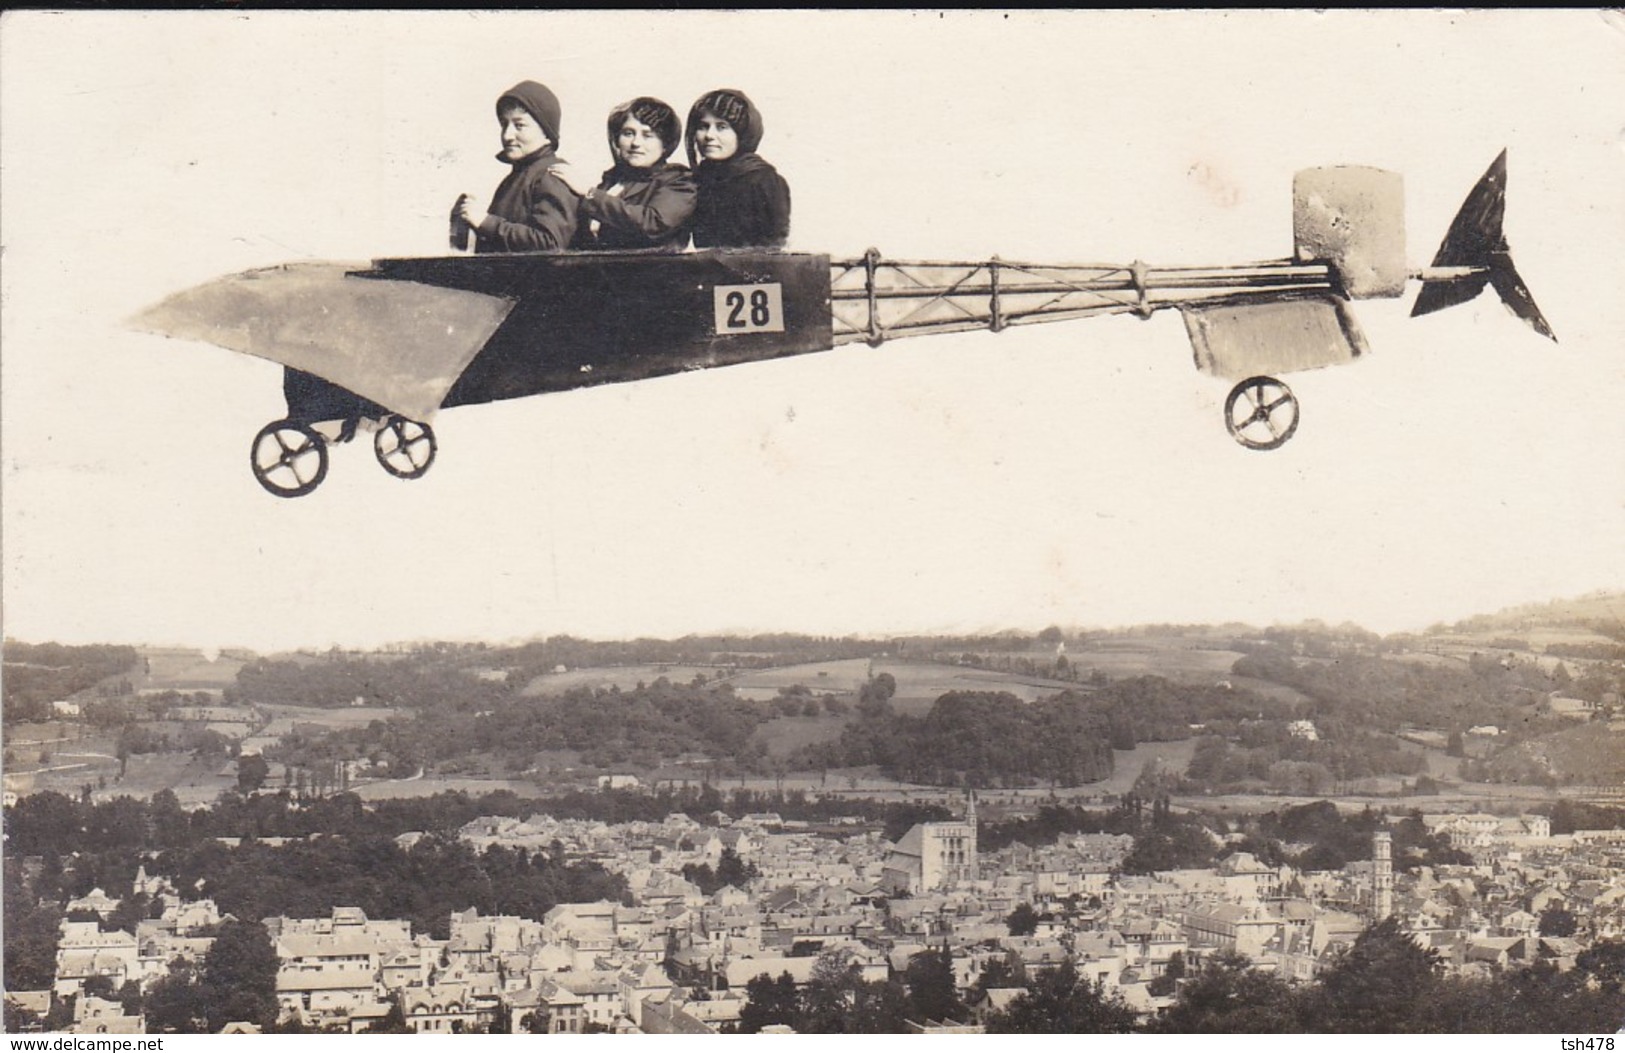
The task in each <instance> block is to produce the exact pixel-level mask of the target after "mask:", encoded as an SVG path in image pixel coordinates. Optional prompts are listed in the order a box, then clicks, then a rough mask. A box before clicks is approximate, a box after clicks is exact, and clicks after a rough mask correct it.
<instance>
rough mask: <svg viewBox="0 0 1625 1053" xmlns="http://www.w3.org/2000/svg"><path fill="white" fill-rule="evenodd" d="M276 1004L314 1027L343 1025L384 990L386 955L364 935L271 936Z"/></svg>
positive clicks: (385, 950) (381, 948) (284, 1011)
mask: <svg viewBox="0 0 1625 1053" xmlns="http://www.w3.org/2000/svg"><path fill="white" fill-rule="evenodd" d="M273 942H274V944H275V946H276V953H277V961H278V967H277V974H276V994H277V1002H278V1003H279V1004H280V1005H281V1007H282V1011H283V1013H284V1014H286V1015H290V1016H293V1017H295V1018H297V1019H299V1020H303V1021H305V1022H307V1023H311V1024H316V1025H326V1024H333V1023H345V1022H347V1021H348V1020H349V1017H350V1014H351V1013H352V1012H353V1011H354V1010H357V1009H360V1008H361V1007H363V1006H367V1005H370V1004H372V1003H373V1002H376V1001H377V1000H378V998H379V997H380V996H381V995H382V993H383V987H382V985H381V983H380V982H379V981H380V974H381V969H382V967H383V960H384V958H385V956H386V955H387V954H388V953H389V952H388V950H387V949H386V948H384V947H381V946H380V945H379V943H378V941H377V940H374V939H371V938H369V937H367V936H365V935H350V934H346V935H342V936H338V935H305V934H293V935H285V936H278V937H276V938H275V939H274V941H273Z"/></svg>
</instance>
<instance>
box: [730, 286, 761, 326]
mask: <svg viewBox="0 0 1625 1053" xmlns="http://www.w3.org/2000/svg"><path fill="white" fill-rule="evenodd" d="M724 302H725V303H727V305H728V328H730V329H744V328H747V327H749V328H752V329H761V328H762V327H763V326H766V325H767V324H768V323H769V322H771V321H772V320H773V307H772V304H771V302H770V301H769V300H768V298H767V290H766V289H752V290H751V291H750V314H749V321H747V320H746V314H745V303H746V300H745V293H744V291H743V290H740V289H735V290H733V291H732V292H730V293H728V295H727V297H726V298H725V301H724Z"/></svg>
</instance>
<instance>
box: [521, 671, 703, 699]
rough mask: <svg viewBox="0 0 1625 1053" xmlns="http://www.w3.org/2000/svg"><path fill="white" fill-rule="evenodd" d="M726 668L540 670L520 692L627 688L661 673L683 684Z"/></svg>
mask: <svg viewBox="0 0 1625 1053" xmlns="http://www.w3.org/2000/svg"><path fill="white" fill-rule="evenodd" d="M726 671H727V670H725V669H722V668H719V667H717V666H709V665H617V666H593V667H589V668H584V669H571V670H567V671H566V672H563V673H544V674H542V675H541V676H538V677H536V678H535V679H533V680H532V681H531V682H530V683H528V684H526V685H525V689H524V691H523V692H521V693H522V694H526V695H562V694H564V693H565V692H566V691H573V690H574V689H576V688H578V687H591V688H597V689H598V690H601V691H608V690H609V689H610V688H612V687H618V688H620V689H621V690H622V691H630V690H632V689H633V688H635V687H637V686H638V684H640V683H643V684H652V683H654V682H655V681H656V680H658V679H660V678H661V677H665V678H666V679H667V680H669V681H671V682H672V683H674V684H686V683H689V682H690V681H692V680H693V679H694V676H695V674H704V676H705V678H706V679H707V680H713V679H715V678H716V677H718V676H720V675H722V674H723V673H725V672H726Z"/></svg>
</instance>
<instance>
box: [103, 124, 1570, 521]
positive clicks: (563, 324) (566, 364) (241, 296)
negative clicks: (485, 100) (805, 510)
mask: <svg viewBox="0 0 1625 1053" xmlns="http://www.w3.org/2000/svg"><path fill="white" fill-rule="evenodd" d="M1292 198H1293V202H1292V203H1293V233H1294V242H1295V246H1294V253H1293V255H1292V256H1291V257H1289V258H1287V259H1281V260H1267V261H1263V262H1258V263H1248V264H1241V265H1234V266H1220V267H1154V266H1148V265H1147V264H1144V263H1139V262H1136V263H1132V264H1128V265H1097V264H1088V265H1071V264H1068V265H1054V264H1032V263H1017V262H1013V261H1009V260H1002V259H997V258H995V259H991V260H985V261H973V262H945V261H929V260H928V261H912V262H909V261H900V260H889V259H885V258H883V257H882V256H881V255H880V253H879V252H877V251H876V250H874V249H871V250H869V251H868V252H867V253H865V254H864V255H863V256H862V257H861V258H858V259H844V260H843V259H835V260H832V259H831V258H830V257H828V256H825V255H816V254H808V253H786V252H766V251H704V252H693V253H683V254H660V253H637V252H587V253H563V254H544V253H516V254H511V255H482V256H443V257H422V258H398V259H378V260H374V261H373V262H372V263H371V264H370V265H366V264H362V265H357V264H346V263H333V262H305V263H288V264H283V265H281V266H276V267H268V268H264V269H260V270H253V271H247V272H245V273H242V274H234V275H230V276H227V277H223V278H219V279H216V280H214V281H212V282H208V283H206V284H204V285H200V286H197V287H195V288H192V289H188V290H186V291H184V292H181V293H178V294H176V295H174V296H171V297H169V298H168V299H166V300H164V301H163V302H162V303H159V304H157V305H156V306H154V307H152V308H150V309H148V310H146V311H145V312H143V313H142V314H140V315H138V316H137V317H136V318H134V319H132V320H131V323H130V324H131V326H132V327H133V328H137V329H140V330H142V331H145V332H152V333H157V334H160V335H164V336H171V337H177V338H180V339H186V340H197V341H203V342H206V343H212V344H217V345H219V346H221V347H225V348H229V349H231V350H234V351H241V352H244V353H247V354H251V355H256V356H259V357H261V358H266V359H269V360H271V361H273V362H276V363H278V364H280V365H282V366H284V367H285V372H284V383H283V388H284V393H285V395H286V397H287V402H288V415H287V417H286V418H284V419H282V420H277V421H273V422H272V423H270V424H267V425H266V426H265V427H264V428H262V429H261V430H260V432H259V434H258V435H256V436H255V437H254V442H253V445H252V448H251V453H250V465H251V467H252V469H253V472H254V477H255V478H256V479H257V480H259V482H260V484H261V485H262V486H263V487H264V488H265V489H266V490H268V491H269V492H271V493H272V494H275V495H277V496H279V497H299V496H301V495H304V494H308V493H310V492H311V491H312V490H314V489H316V487H317V486H319V485H320V484H321V482H322V480H323V479H324V478H325V477H326V475H327V468H328V447H329V446H330V445H332V444H334V443H338V442H344V441H347V440H349V439H350V438H352V437H353V436H354V435H355V433H356V431H357V428H358V425H362V424H364V425H365V426H366V428H367V430H370V431H371V432H372V434H373V450H374V453H375V455H376V456H377V459H378V461H379V463H380V464H381V465H383V467H384V469H385V470H386V471H388V472H390V473H391V474H393V475H395V476H398V477H400V478H403V479H416V478H418V477H420V476H422V475H423V474H424V473H425V472H426V471H428V470H429V466H430V465H431V464H432V463H433V462H434V457H435V452H436V449H437V446H436V441H435V435H434V431H433V429H432V428H431V427H430V421H431V420H432V419H433V417H434V415H435V413H436V412H437V411H439V410H441V409H445V408H449V407H452V406H465V405H474V404H478V403H486V402H495V401H498V400H500V399H511V398H521V397H524V396H528V395H540V394H547V393H550V392H557V391H568V390H571V389H573V388H580V387H587V386H590V385H595V384H609V383H618V382H623V381H633V380H644V379H647V378H650V377H657V376H663V375H667V374H671V373H678V372H684V371H688V370H694V369H710V368H714V367H716V366H726V365H734V364H738V363H743V362H756V361H762V360H765V359H772V358H779V357H782V356H786V355H798V354H804V353H807V352H812V351H827V350H830V349H831V348H834V347H837V346H840V345H843V344H848V343H854V342H858V341H863V342H867V343H869V344H870V345H872V346H876V347H878V346H879V345H881V344H882V343H884V342H885V341H887V340H892V339H896V338H899V337H907V336H920V335H925V334H929V333H949V332H960V331H964V330H973V329H991V330H993V331H994V332H999V331H1001V330H1004V329H1009V328H1011V327H1013V326H1021V325H1028V324H1031V323H1035V322H1055V321H1063V320H1066V319H1071V318H1092V317H1095V316H1097V315H1108V314H1136V315H1139V316H1140V317H1142V318H1148V317H1150V316H1151V315H1152V314H1153V313H1154V312H1156V311H1159V310H1162V309H1164V308H1176V309H1178V310H1179V311H1180V313H1181V314H1182V315H1183V316H1184V320H1185V329H1186V332H1187V334H1188V335H1189V337H1190V342H1191V348H1192V350H1193V352H1194V354H1195V360H1196V368H1197V369H1198V370H1200V371H1202V372H1204V373H1208V374H1211V375H1213V376H1216V377H1220V378H1222V379H1225V380H1230V381H1233V382H1235V383H1234V386H1233V387H1232V388H1231V389H1230V393H1229V396H1228V397H1227V398H1226V399H1225V403H1224V422H1225V427H1226V428H1227V429H1228V430H1229V432H1230V434H1231V436H1232V437H1234V438H1235V440H1236V441H1237V442H1238V443H1240V444H1241V445H1242V446H1244V447H1246V448H1248V449H1253V450H1269V449H1275V448H1276V447H1279V446H1281V445H1282V444H1283V443H1285V442H1286V441H1287V440H1288V439H1289V438H1291V437H1292V434H1293V432H1294V431H1296V430H1297V427H1298V400H1297V398H1296V397H1295V396H1294V395H1293V394H1292V392H1291V390H1290V389H1289V388H1288V387H1287V386H1286V384H1284V383H1282V382H1281V381H1280V380H1279V379H1277V377H1278V375H1279V374H1284V373H1291V372H1296V371H1299V370H1307V369H1317V368H1321V367H1325V366H1332V365H1344V364H1347V363H1349V362H1353V361H1355V360H1356V359H1358V358H1359V357H1360V356H1362V355H1363V354H1365V353H1366V350H1367V348H1366V343H1365V340H1364V338H1363V337H1362V335H1361V333H1360V330H1359V327H1358V326H1357V324H1356V323H1355V319H1354V316H1353V313H1352V312H1351V311H1350V309H1349V303H1350V301H1352V300H1360V299H1370V298H1381V297H1397V296H1400V295H1401V294H1402V293H1403V292H1404V291H1405V288H1406V286H1407V284H1408V283H1409V282H1411V281H1420V282H1421V283H1422V287H1421V291H1420V293H1419V295H1418V296H1417V299H1416V303H1415V306H1414V308H1413V309H1412V311H1411V314H1412V315H1413V316H1415V315H1422V314H1427V313H1430V312H1432V311H1437V310H1440V309H1441V308H1444V307H1450V306H1453V305H1455V304H1460V303H1465V302H1467V301H1468V300H1471V299H1472V298H1474V297H1475V296H1477V295H1478V294H1479V293H1480V292H1482V291H1483V290H1484V288H1485V287H1486V286H1489V287H1492V288H1493V289H1494V290H1495V292H1496V294H1497V295H1499V296H1500V298H1501V300H1502V302H1503V303H1504V304H1506V306H1507V307H1508V308H1509V309H1510V310H1511V311H1512V313H1513V314H1515V315H1517V316H1518V317H1519V318H1521V319H1523V320H1524V321H1525V322H1527V323H1528V324H1529V325H1530V326H1531V327H1533V328H1534V329H1535V331H1536V332H1538V333H1540V334H1541V335H1542V336H1546V337H1549V338H1551V339H1553V340H1555V339H1556V337H1555V336H1553V334H1552V330H1551V327H1550V326H1548V325H1547V324H1546V319H1545V318H1544V317H1542V316H1541V313H1540V309H1539V308H1538V307H1536V306H1535V302H1534V299H1533V297H1531V296H1530V294H1529V290H1528V288H1527V287H1526V286H1525V285H1524V283H1523V280H1522V279H1521V278H1520V277H1519V276H1518V272H1517V270H1516V269H1515V268H1514V267H1513V264H1512V256H1511V253H1510V250H1509V249H1508V246H1507V243H1506V238H1505V237H1504V235H1503V234H1502V219H1503V216H1504V214H1505V210H1506V151H1504V150H1503V151H1502V152H1501V154H1500V156H1499V157H1497V158H1496V159H1495V161H1494V163H1493V164H1491V165H1490V167H1489V170H1488V171H1486V172H1485V173H1484V176H1483V178H1482V179H1480V180H1479V181H1478V184H1477V185H1476V186H1474V187H1473V189H1472V192H1471V193H1470V194H1468V196H1467V200H1466V201H1465V203H1464V204H1463V205H1462V207H1461V210H1460V211H1459V212H1458V213H1457V215H1456V217H1455V220H1454V222H1452V223H1451V225H1450V229H1449V231H1448V233H1446V235H1445V238H1444V242H1443V244H1442V245H1441V246H1440V247H1439V251H1438V253H1437V254H1436V255H1435V256H1434V258H1433V263H1432V265H1430V266H1427V267H1421V268H1411V267H1409V266H1408V265H1407V264H1406V261H1405V224H1404V188H1403V184H1402V181H1401V177H1400V176H1399V175H1397V174H1395V173H1392V172H1386V171H1383V170H1381V169H1376V168H1365V167H1350V166H1344V167H1331V168H1314V169H1308V170H1305V171H1302V172H1299V173H1298V174H1297V176H1296V177H1295V179H1294V181H1293V194H1292ZM318 425H321V426H322V430H319V429H318V427H317V426H318Z"/></svg>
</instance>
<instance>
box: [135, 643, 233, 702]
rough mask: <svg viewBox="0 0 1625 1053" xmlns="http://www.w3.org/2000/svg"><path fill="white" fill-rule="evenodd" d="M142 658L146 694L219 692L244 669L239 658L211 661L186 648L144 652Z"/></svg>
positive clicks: (219, 658)
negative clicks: (155, 692) (145, 667)
mask: <svg viewBox="0 0 1625 1053" xmlns="http://www.w3.org/2000/svg"><path fill="white" fill-rule="evenodd" d="M141 654H142V656H143V657H144V658H146V660H147V674H146V676H144V677H142V678H141V680H142V683H141V684H140V687H141V688H143V689H145V690H153V691H164V690H173V691H211V690H212V691H219V690H220V689H221V688H225V687H229V686H230V685H232V684H234V683H236V682H237V670H239V669H241V668H242V667H243V662H242V660H241V659H238V658H228V657H226V656H225V655H218V656H216V657H215V658H214V660H213V661H211V660H210V659H209V657H208V656H207V655H205V654H204V653H203V652H202V651H194V650H188V649H185V648H175V649H172V650H159V649H155V648H143V649H142V652H141Z"/></svg>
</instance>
